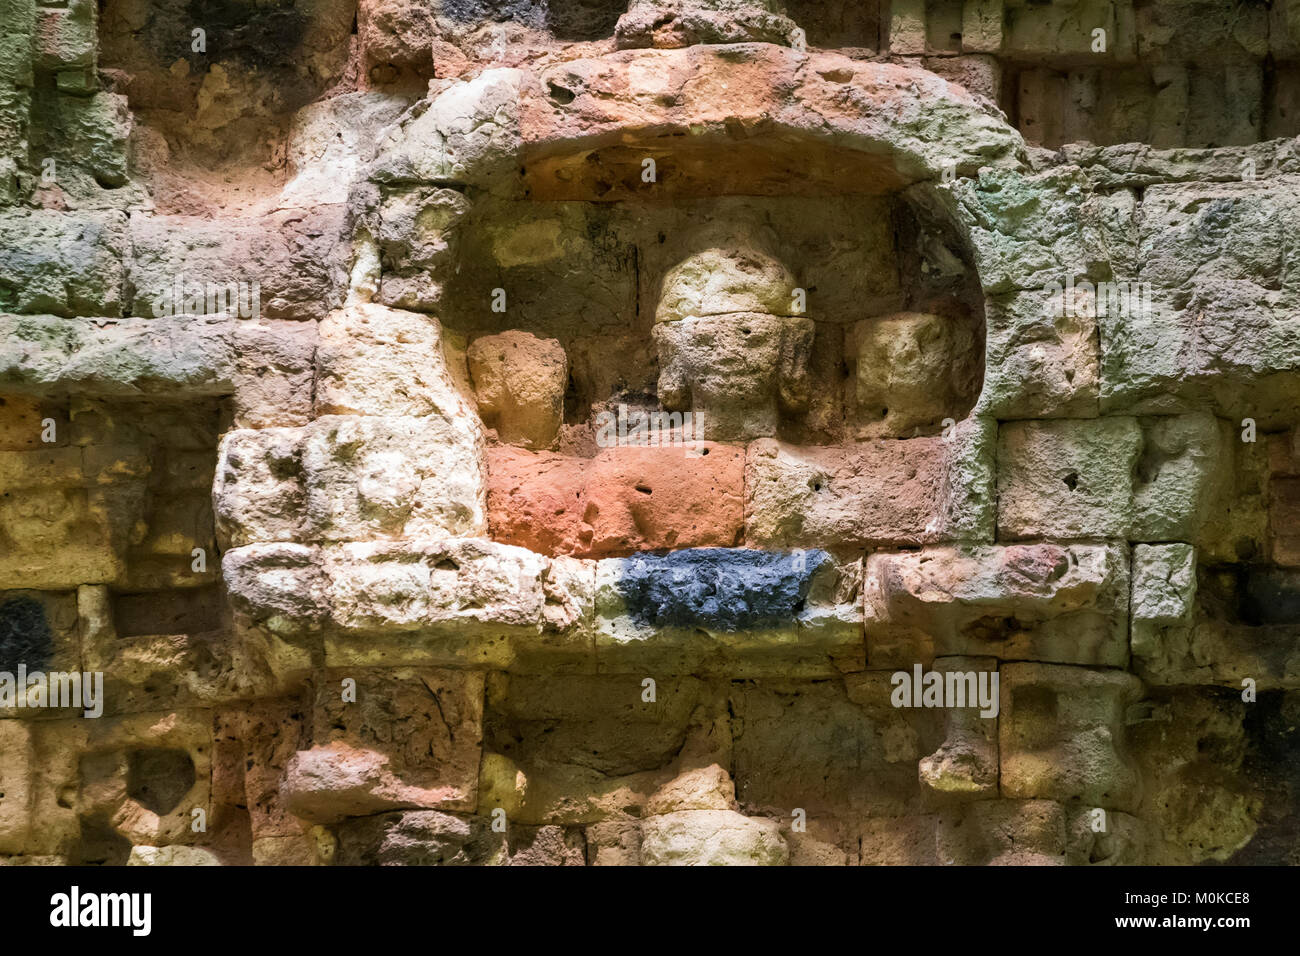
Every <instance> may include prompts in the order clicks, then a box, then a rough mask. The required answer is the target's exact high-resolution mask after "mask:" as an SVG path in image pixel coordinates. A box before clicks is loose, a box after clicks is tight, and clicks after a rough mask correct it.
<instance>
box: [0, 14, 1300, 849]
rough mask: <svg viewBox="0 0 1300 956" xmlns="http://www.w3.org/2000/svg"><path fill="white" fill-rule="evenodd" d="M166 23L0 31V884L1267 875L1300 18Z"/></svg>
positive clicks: (1292, 806)
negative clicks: (37, 673)
mask: <svg viewBox="0 0 1300 956" xmlns="http://www.w3.org/2000/svg"><path fill="white" fill-rule="evenodd" d="M192 6H194V4H187V3H185V2H180V0H177V2H170V0H169V2H159V3H154V4H143V3H140V2H137V0H102V2H98V3H96V2H91V0H66V2H50V3H45V4H39V3H35V2H33V0H0V21H3V23H4V29H3V31H0V340H2V341H3V342H4V345H3V347H0V698H3V700H0V863H3V864H6V865H8V864H15V865H66V864H72V865H92V866H93V865H111V866H119V865H137V866H145V865H149V866H188V865H217V864H219V865H250V864H253V865H295V866H302V865H311V866H318V865H521V866H522V865H528V866H536V865H545V866H552V865H553V866H571V865H602V866H603V865H663V864H674V865H681V864H687V865H709V864H718V865H786V864H793V865H861V864H867V865H908V864H910V865H952V864H956V865H1017V864H1022V865H1023V864H1029V865H1135V864H1161V865H1196V864H1205V863H1226V864H1247V865H1249V864H1279V863H1283V864H1296V863H1300V851H1297V846H1300V839H1298V838H1297V833H1298V831H1297V822H1296V820H1297V814H1296V807H1297V806H1300V801H1298V800H1297V792H1298V791H1300V783H1297V778H1296V773H1295V767H1297V766H1300V753H1297V748H1296V742H1295V741H1296V739H1297V736H1296V734H1295V727H1296V726H1297V724H1300V624H1297V621H1300V444H1297V437H1296V436H1297V434H1298V433H1300V431H1298V429H1300V346H1297V342H1300V336H1298V335H1297V328H1298V326H1300V319H1298V318H1297V316H1298V315H1300V309H1298V307H1297V306H1298V301H1297V284H1296V278H1295V276H1296V275H1297V272H1296V270H1295V269H1294V268H1293V267H1292V266H1293V263H1292V260H1293V259H1294V258H1295V256H1294V254H1293V250H1294V245H1295V239H1294V236H1295V234H1296V232H1297V230H1296V228H1295V227H1296V217H1297V213H1296V212H1295V210H1296V209H1297V208H1300V202H1298V200H1300V140H1296V139H1293V138H1291V137H1295V136H1296V135H1297V134H1300V20H1298V19H1297V17H1296V15H1295V12H1296V11H1295V8H1296V4H1295V3H1291V2H1285V3H1284V2H1277V3H1273V4H1271V6H1270V5H1268V4H1245V5H1243V4H1236V5H1233V4H1229V3H1227V0H1204V2H1198V3H1195V4H1187V3H1179V4H1176V3H1172V2H1166V0H1155V2H1151V3H1143V4H1138V5H1133V4H1127V3H1118V4H1111V3H1107V2H1092V0H1086V2H1079V3H1054V4H1053V3H1036V2H1027V0H970V2H965V3H957V2H922V0H894V2H890V3H884V2H883V0H882V2H876V0H868V2H861V3H857V2H841V0H833V2H825V3H818V2H813V0H786V2H775V0H634V2H631V3H627V2H621V0H580V2H579V0H572V2H570V0H564V2H560V0H549V2H547V3H532V2H516V0H509V2H499V3H497V2H494V3H483V2H477V0H475V2H469V0H436V2H422V0H358V2H356V3H350V2H348V0H299V2H296V3H292V4H283V3H281V4H276V3H270V4H268V3H244V2H237V3H225V4H218V5H217V7H220V9H219V10H217V11H216V12H213V10H212V9H210V10H208V14H209V15H211V16H216V17H218V18H219V19H221V21H222V22H221V23H220V24H217V23H216V22H215V21H214V22H213V23H207V24H203V25H204V26H205V27H206V28H208V30H209V34H208V38H207V39H208V44H209V45H208V48H207V49H206V50H196V49H189V50H187V49H186V46H187V43H185V42H182V43H180V45H179V46H178V44H177V38H184V37H187V36H188V35H189V31H190V30H191V28H192V27H193V26H194V24H193V23H191V21H192V20H193V12H194V11H193V10H190V9H189V8H190V7H192ZM200 6H203V5H202V4H200ZM207 6H208V7H212V6H213V5H211V4H208V5H207ZM214 9H215V8H214ZM1096 27H1100V28H1101V29H1104V30H1105V31H1106V37H1107V45H1106V49H1105V50H1099V49H1094V48H1093V42H1092V32H1091V31H1092V30H1093V29H1094V28H1096ZM232 283H233V284H234V285H232ZM177 296H179V299H177V298H176V297H177ZM20 668H26V669H27V670H28V671H31V670H32V669H34V668H40V669H41V672H42V673H47V672H48V673H50V674H52V675H56V676H55V678H54V680H53V682H52V684H51V687H52V688H53V690H52V691H51V692H50V693H48V694H47V693H46V692H45V688H44V687H43V686H40V685H33V686H32V687H31V688H24V690H23V693H22V694H20V695H17V696H13V695H9V694H8V693H7V688H8V687H9V683H8V679H9V676H10V674H11V673H13V672H15V671H17V670H18V669H20ZM82 671H85V672H86V673H88V674H90V675H91V678H92V684H91V686H97V685H96V684H95V683H94V679H95V678H97V677H101V676H102V681H103V684H102V686H103V693H102V697H101V699H100V700H99V701H98V703H96V704H94V705H93V707H94V708H95V710H97V711H98V713H94V712H92V713H89V714H87V713H86V712H85V711H86V708H87V707H89V706H92V705H91V704H90V702H88V701H86V700H85V699H84V698H82V699H77V700H73V699H69V697H67V696H64V695H62V694H61V689H62V688H65V687H66V688H67V689H68V691H69V694H70V692H71V690H72V688H73V683H72V678H71V676H69V675H70V674H72V673H74V672H76V673H78V676H79V674H80V672H82ZM923 672H934V673H935V674H937V676H938V677H940V678H941V679H942V682H943V684H942V686H944V687H952V688H954V689H957V688H962V687H969V686H971V683H970V682H971V681H974V686H975V687H976V688H978V687H979V686H980V685H979V681H978V678H979V677H984V678H985V687H986V689H987V688H988V687H989V682H990V681H991V679H992V678H994V677H996V678H997V679H998V681H999V684H998V696H997V701H996V702H997V714H996V715H991V714H984V713H981V710H982V709H983V708H975V707H972V706H970V705H971V701H970V700H969V698H967V699H951V700H940V701H939V702H938V704H939V706H931V705H929V704H927V701H926V699H925V697H924V694H922V696H921V699H920V700H919V701H915V702H913V703H916V704H918V706H909V705H908V704H907V703H906V702H905V701H904V700H902V699H901V698H896V697H895V692H896V691H898V690H900V689H901V688H902V687H903V686H909V687H910V686H911V685H910V683H906V685H905V684H904V683H900V678H902V679H903V680H904V681H910V680H913V679H914V680H917V681H920V680H921V679H922V678H923V677H924V676H927V675H925V674H924V673H923ZM78 690H80V688H78ZM933 703H934V702H933V701H931V702H930V704H933ZM195 810H203V811H204V813H205V814H206V827H205V828H195V827H194V826H193V821H194V819H195V817H194V815H193V812H194V811H195ZM1097 811H1104V814H1105V822H1106V826H1105V828H1104V829H1098V828H1097V826H1096V813H1097Z"/></svg>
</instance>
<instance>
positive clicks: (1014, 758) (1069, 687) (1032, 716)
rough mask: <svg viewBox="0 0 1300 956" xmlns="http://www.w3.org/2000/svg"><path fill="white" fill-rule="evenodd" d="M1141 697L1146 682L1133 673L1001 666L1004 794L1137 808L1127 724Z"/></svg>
mask: <svg viewBox="0 0 1300 956" xmlns="http://www.w3.org/2000/svg"><path fill="white" fill-rule="evenodd" d="M1141 694H1142V682H1141V681H1139V680H1138V679H1137V678H1136V677H1134V676H1133V675H1132V674H1124V673H1119V672H1116V671H1106V670H1088V669H1085V668H1077V667H1063V666H1061V665H1059V664H1008V665H1006V666H1005V667H1003V668H1002V712H1001V714H1000V715H999V717H998V733H999V747H1000V750H1001V755H1002V778H1001V791H1002V794H1003V795H1004V796H1007V797H1029V798H1035V799H1050V800H1059V801H1068V800H1081V801H1084V802H1085V803H1088V804H1090V805H1092V806H1099V807H1103V808H1108V809H1116V810H1131V809H1133V807H1134V805H1135V804H1136V802H1137V799H1138V796H1139V791H1140V784H1139V778H1138V773H1137V768H1136V767H1135V766H1134V762H1133V760H1132V757H1131V756H1130V754H1129V749H1128V745H1127V733H1126V731H1125V723H1126V720H1127V716H1128V708H1129V706H1130V705H1131V704H1133V703H1135V702H1136V701H1137V700H1138V699H1139V697H1140V696H1141Z"/></svg>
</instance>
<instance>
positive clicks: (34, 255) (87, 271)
mask: <svg viewBox="0 0 1300 956" xmlns="http://www.w3.org/2000/svg"><path fill="white" fill-rule="evenodd" d="M127 242H128V237H127V221H126V217H125V216H124V215H123V214H122V213H120V212H79V213H65V212H55V211H53V210H48V209H34V210H17V209H10V210H6V211H4V212H3V213H0V275H3V276H4V277H5V279H4V281H3V282H0V310H3V311H5V312H18V313H26V314H37V315H40V314H48V315H58V316H65V317H71V316H78V315H110V316H115V315H121V314H122V305H123V302H124V301H125V300H124V292H123V280H124V275H125V271H124V265H123V257H124V254H125V250H126V248H127Z"/></svg>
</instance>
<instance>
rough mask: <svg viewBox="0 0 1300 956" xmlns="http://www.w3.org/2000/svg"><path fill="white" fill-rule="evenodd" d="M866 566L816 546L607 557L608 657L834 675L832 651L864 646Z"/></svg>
mask: <svg viewBox="0 0 1300 956" xmlns="http://www.w3.org/2000/svg"><path fill="white" fill-rule="evenodd" d="M860 568H861V566H860V564H858V563H857V562H844V563H840V562H837V561H836V560H835V559H833V558H832V557H831V556H830V555H829V554H827V553H826V552H824V551H816V550H813V551H795V552H770V551H752V550H745V549H726V548H697V549H690V550H686V551H678V552H674V553H670V554H667V555H662V556H659V555H638V556H636V557H632V558H607V559H605V560H602V561H599V562H597V563H596V653H597V659H598V662H599V664H600V666H601V667H602V668H616V669H624V668H627V667H633V668H635V667H645V666H651V665H653V666H657V667H660V668H663V669H667V670H669V671H670V672H673V673H699V672H700V671H699V670H697V668H705V669H708V668H722V669H724V670H725V669H726V668H727V667H732V668H739V669H740V670H741V671H743V670H744V669H745V668H747V667H748V668H760V667H762V666H764V664H766V666H768V667H770V668H776V669H777V670H778V671H779V670H781V669H783V668H795V667H796V666H802V667H806V668H812V669H813V671H814V672H818V673H827V672H828V667H829V664H830V661H831V660H832V659H834V658H836V657H839V656H842V655H843V656H849V657H852V656H855V655H857V654H859V653H860V650H861V616H860V608H859V607H857V606H855V597H856V594H857V590H858V576H859V575H860V574H861V570H860ZM729 673H736V672H735V671H730V672H729ZM787 673H792V671H787Z"/></svg>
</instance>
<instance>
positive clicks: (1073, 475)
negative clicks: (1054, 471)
mask: <svg viewBox="0 0 1300 956" xmlns="http://www.w3.org/2000/svg"><path fill="white" fill-rule="evenodd" d="M1061 480H1062V481H1063V482H1065V487H1067V488H1069V489H1070V490H1071V491H1074V490H1075V489H1076V488H1078V487H1079V473H1078V472H1077V471H1072V472H1070V473H1069V474H1068V475H1066V476H1065V477H1064V478H1062V479H1061Z"/></svg>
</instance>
